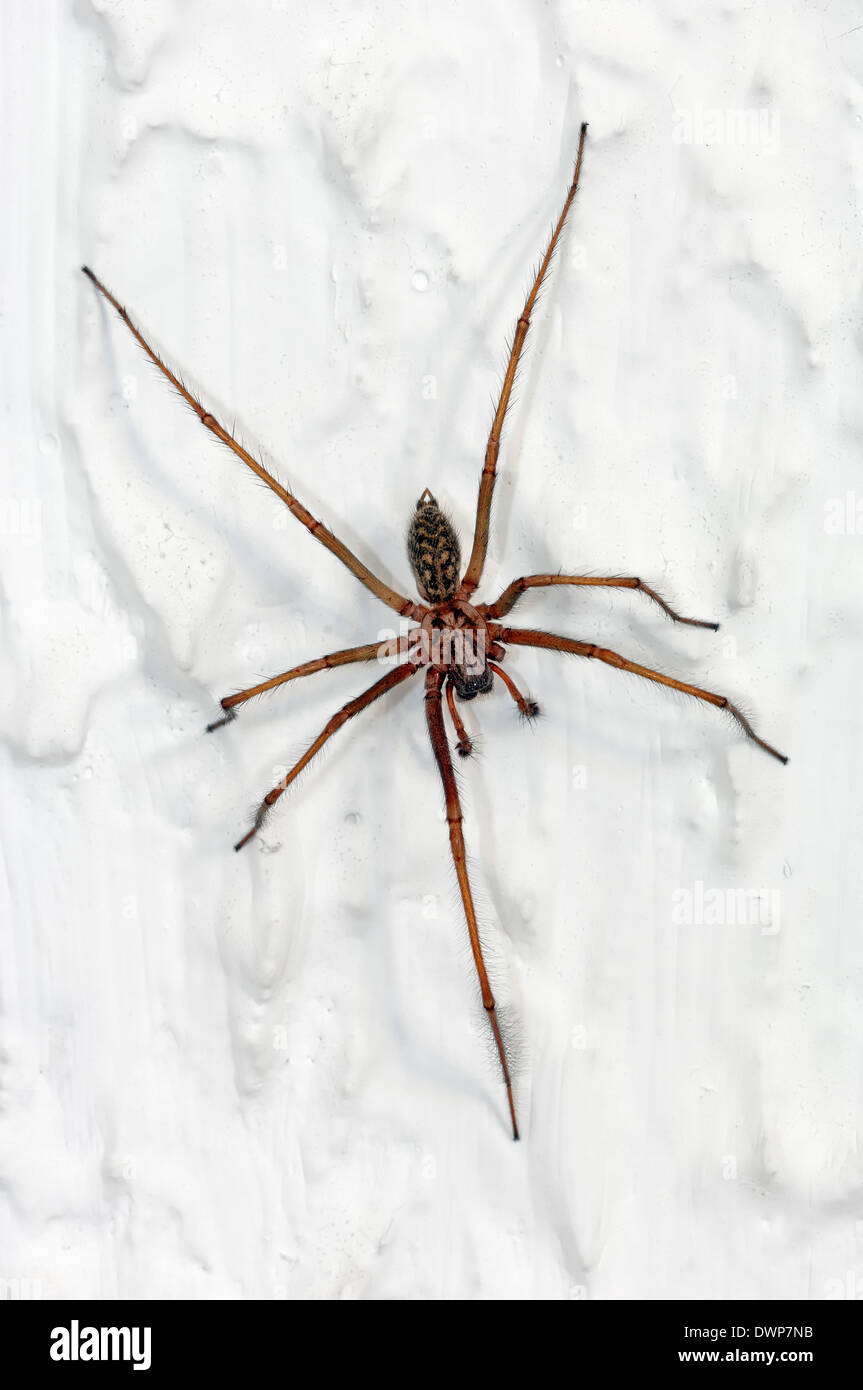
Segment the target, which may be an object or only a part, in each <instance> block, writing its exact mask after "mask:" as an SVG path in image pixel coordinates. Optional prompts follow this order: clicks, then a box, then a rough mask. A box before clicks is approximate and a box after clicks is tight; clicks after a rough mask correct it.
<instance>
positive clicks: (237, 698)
mask: <svg viewBox="0 0 863 1390" xmlns="http://www.w3.org/2000/svg"><path fill="white" fill-rule="evenodd" d="M415 630H417V631H418V629H415ZM411 636H412V634H411V633H407V634H405V636H403V637H400V638H398V639H396V641H395V642H369V643H367V644H366V646H364V647H347V648H346V649H345V651H342V652H330V653H329V654H328V655H327V656H319V657H318V658H317V659H316V660H315V661H306V662H304V663H303V664H302V666H293V667H292V668H291V670H290V671H283V672H282V674H281V675H280V676H271V677H270V679H269V680H266V681H261V683H260V685H253V686H250V688H249V689H248V690H240V691H238V692H237V694H236V695H226V696H225V698H224V699H223V700H220V701H219V703H220V705H221V706H222V709H223V710H224V711H225V713H224V715H223V716H222V718H221V719H214V720H213V722H212V724H208V725H207V733H208V734H211V733H212V732H213V730H214V729H221V728H222V726H223V725H224V724H230V722H231V720H232V719H236V717H237V715H236V707H237V705H242V704H244V703H245V701H246V700H252V699H254V697H255V696H256V695H264V694H265V693H266V692H267V691H268V690H275V688H276V686H278V685H285V684H286V683H287V682H288V681H293V680H298V679H299V678H300V676H313V675H314V674H315V672H316V671H328V670H330V669H331V668H332V667H333V666H348V665H349V664H350V663H351V662H353V661H373V660H374V659H375V658H376V657H377V658H379V659H381V660H383V659H384V658H386V657H387V656H395V655H396V653H397V652H402V651H404V650H405V648H406V645H407V642H408V639H409V638H410V637H411Z"/></svg>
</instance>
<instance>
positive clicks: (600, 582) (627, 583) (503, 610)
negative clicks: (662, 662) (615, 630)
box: [481, 574, 719, 632]
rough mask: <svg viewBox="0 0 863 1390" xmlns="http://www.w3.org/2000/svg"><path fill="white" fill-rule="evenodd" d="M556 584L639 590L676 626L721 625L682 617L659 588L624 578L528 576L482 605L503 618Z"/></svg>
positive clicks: (488, 612)
mask: <svg viewBox="0 0 863 1390" xmlns="http://www.w3.org/2000/svg"><path fill="white" fill-rule="evenodd" d="M552 584H584V585H592V586H594V587H597V588H602V589H638V590H639V592H640V593H642V594H645V595H646V596H647V598H649V599H652V600H653V602H654V603H658V604H659V607H660V608H661V609H662V610H663V612H664V613H667V614H668V616H669V618H673V619H674V621H675V622H676V623H686V624H687V626H688V627H709V628H712V630H713V631H714V632H717V631H718V630H719V624H718V623H708V622H705V621H704V620H703V619H702V618H682V617H681V616H680V614H679V613H677V612H675V610H674V609H673V608H672V607H671V605H670V604H668V603H666V602H665V599H664V598H662V597H661V596H660V595H659V594H658V593H657V592H656V590H655V589H651V588H650V587H649V585H647V584H645V583H644V581H643V580H642V579H622V578H620V577H619V576H618V577H615V578H614V579H593V578H590V579H588V578H582V577H580V576H576V575H571V574H526V575H523V576H522V577H521V579H514V580H513V581H512V583H511V584H510V586H509V588H508V589H504V591H503V593H502V594H501V596H500V598H499V599H495V601H494V603H490V604H488V605H487V606H485V607H482V606H481V611H482V612H484V613H485V616H486V617H487V618H502V617H504V616H505V614H507V613H509V612H511V611H512V609H513V608H514V607H515V605H516V604H517V603H518V601H519V599H520V598H521V596H522V594H523V593H524V592H525V590H526V589H546V588H548V587H549V586H550V585H552Z"/></svg>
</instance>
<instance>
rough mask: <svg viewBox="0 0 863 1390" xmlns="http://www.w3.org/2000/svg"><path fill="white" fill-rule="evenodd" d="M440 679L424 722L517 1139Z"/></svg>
mask: <svg viewBox="0 0 863 1390" xmlns="http://www.w3.org/2000/svg"><path fill="white" fill-rule="evenodd" d="M444 676H445V673H444V672H443V671H440V670H438V669H436V668H435V667H433V666H431V667H429V670H428V672H427V673H426V692H425V702H426V719H427V721H428V729H429V736H430V738H431V744H432V749H433V750H434V755H435V758H436V760H437V765H438V770H439V771H440V775H441V781H442V782H443V789H444V796H445V797H446V818H447V821H448V823H449V842H450V849H451V850H452V857H453V863H454V864H455V871H456V875H457V876H458V886H459V889H460V890H461V899H462V902H463V904H464V915H465V918H466V919H467V929H468V934H469V936H470V948H471V951H472V952H473V959H474V964H475V966H476V973H477V975H478V977H479V987H480V990H481V991H482V1003H483V1008H484V1009H485V1011H486V1014H487V1015H488V1021H489V1023H490V1024H491V1031H492V1033H493V1034H494V1040H495V1043H496V1044H497V1052H498V1056H499V1057H500V1065H501V1069H502V1071H503V1079H504V1084H505V1086H506V1095H507V1100H508V1101H509V1114H510V1119H511V1120H512V1137H513V1139H517V1138H518V1122H517V1121H516V1118H515V1103H514V1101H513V1098H512V1081H511V1079H510V1075H509V1067H508V1066H507V1061H506V1051H505V1050H504V1045H503V1038H502V1037H501V1033H500V1026H499V1024H498V1021H497V1014H496V1012H495V1003H494V995H493V994H492V992H491V985H490V984H489V982H488V972H487V971H486V968H485V961H484V960H483V955H482V946H481V945H480V940H479V929H478V927H477V922H476V911H475V909H474V905H473V895H472V893H471V890H470V879H469V878H468V872H467V858H466V855H465V846H464V835H463V833H462V814H461V802H460V800H459V795H458V787H457V786H456V780H455V771H454V769H453V765H452V758H451V756H450V751H449V743H448V742H447V736H446V730H445V728H444V722H443V703H442V701H441V684H442V682H443V680H444Z"/></svg>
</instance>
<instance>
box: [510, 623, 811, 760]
mask: <svg viewBox="0 0 863 1390" xmlns="http://www.w3.org/2000/svg"><path fill="white" fill-rule="evenodd" d="M494 636H495V637H496V638H498V639H499V640H500V641H501V642H512V643H514V644H515V645H516V646H520V647H544V648H545V649H546V650H547V651H552V652H571V653H572V654H573V655H574V656H587V657H595V658H596V659H597V660H598V661H604V662H605V663H606V665H608V666H615V667H616V668H617V669H618V670H619V671H631V672H632V674H633V675H634V676H643V677H644V679H645V680H649V681H655V682H656V684H657V685H667V686H669V687H670V688H671V689H672V690H680V691H682V693H683V694H684V695H693V696H694V697H695V699H696V700H706V701H707V703H708V704H711V705H715V706H716V708H717V709H724V710H727V711H728V713H729V714H730V715H731V716H732V718H733V719H736V721H737V723H738V724H739V725H740V727H741V729H742V730H743V732H744V733H745V734H746V735H747V737H748V738H751V739H752V741H753V743H757V744H758V746H759V748H763V749H764V751H765V753H769V754H770V756H771V757H773V758H778V759H779V761H780V762H781V763H787V762H788V759H787V757H786V756H785V754H784V753H780V752H779V750H778V749H777V748H774V747H773V746H772V744H769V743H765V741H764V739H763V738H759V737H758V735H757V734H756V732H755V730H754V729H753V727H752V725H751V724H750V723H749V720H748V719H747V718H746V716H745V715H744V714H743V713H742V712H741V711H740V710H739V709H738V708H737V706H736V705H733V704H732V703H731V701H730V700H728V699H726V697H725V696H724V695H717V694H716V693H715V692H714V691H712V690H702V689H701V688H700V687H699V686H697V685H689V684H688V682H686V681H679V680H675V678H674V677H673V676H664V675H662V673H661V672H660V671H654V670H652V669H651V667H649V666H639V665H638V663H637V662H636V661H629V660H628V659H627V658H626V657H624V656H620V655H619V654H618V653H617V652H612V651H609V650H608V648H607V647H597V646H596V645H595V644H594V643H593V642H576V641H574V640H573V639H572V638H570V637H557V636H555V635H554V634H553V633H551V632H533V631H531V630H530V629H528V628H519V627H502V628H500V629H499V630H496V631H495V633H494Z"/></svg>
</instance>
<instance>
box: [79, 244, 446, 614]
mask: <svg viewBox="0 0 863 1390" xmlns="http://www.w3.org/2000/svg"><path fill="white" fill-rule="evenodd" d="M81 269H82V270H83V272H84V274H85V275H86V276H87V278H88V279H89V280H90V281H91V282H92V283H93V284H94V285H95V287H96V289H97V290H98V291H99V293H100V294H101V295H102V296H103V298H104V299H106V300H107V301H108V303H109V304H110V305H111V306H112V308H114V309H116V311H117V313H118V314H119V315H120V318H121V319H122V320H123V322H124V323H125V325H126V327H127V328H128V329H129V332H130V333H131V334H132V336H133V337H134V338H135V339H137V341H138V343H140V345H141V347H142V348H143V349H144V351H145V352H146V354H147V356H148V357H149V358H150V361H151V362H153V363H155V365H156V366H157V367H158V369H159V371H160V372H161V373H162V375H163V376H165V377H167V379H168V381H169V382H170V383H171V385H172V386H173V387H174V389H175V390H176V391H178V392H179V393H180V395H181V396H182V397H183V400H184V401H186V403H187V404H188V405H190V406H191V407H192V409H193V410H194V412H195V414H196V415H197V417H198V419H199V420H200V422H201V424H202V425H204V426H205V428H206V429H208V430H209V431H210V433H211V434H214V435H215V436H216V438H217V439H219V440H221V442H222V443H223V444H225V445H226V446H227V448H229V449H230V450H231V452H232V453H234V454H236V455H237V458H239V459H242V461H243V463H244V464H246V466H247V467H248V468H251V470H252V472H253V473H255V474H257V476H258V477H259V478H260V479H261V481H262V482H264V483H266V485H267V487H269V488H272V490H273V492H274V493H275V494H276V496H277V497H280V498H281V499H282V501H283V502H284V504H285V506H286V507H287V508H288V509H289V510H290V511H291V512H292V513H293V515H294V516H295V517H296V518H297V520H298V521H301V522H302V523H303V525H304V526H305V527H306V528H307V530H309V531H310V532H311V534H312V535H313V536H314V537H315V539H316V540H318V541H320V543H321V545H325V546H326V548H327V550H329V551H331V552H332V553H333V555H335V556H336V558H337V559H338V560H341V562H342V564H343V565H345V566H347V568H348V569H349V570H350V571H351V574H353V575H354V576H355V577H356V578H357V579H358V580H359V581H360V583H361V584H364V585H365V586H366V588H367V589H370V590H371V592H372V593H373V594H374V595H375V597H376V598H379V599H380V600H381V602H382V603H385V604H386V605H387V607H388V608H394V609H395V611H396V612H397V613H400V614H401V615H402V616H403V617H412V618H416V619H417V621H419V620H420V619H421V618H422V617H423V615H424V614H425V611H426V609H425V606H424V605H423V604H419V603H414V602H413V600H412V599H409V598H407V597H406V596H405V595H404V594H399V593H397V592H396V590H395V589H391V588H390V587H389V585H388V584H385V583H384V582H383V580H382V579H378V577H377V575H376V574H372V571H371V570H370V569H368V568H367V567H366V566H365V565H364V564H363V562H362V560H360V559H359V557H358V556H356V555H354V553H353V551H351V550H348V547H347V546H346V545H345V544H344V543H343V542H342V541H340V540H338V538H337V537H336V536H334V535H333V533H332V531H329V530H327V528H326V526H324V524H323V523H322V522H320V521H317V520H316V519H315V517H313V516H312V514H311V512H309V511H307V510H306V508H305V507H304V506H303V504H302V503H301V502H299V501H298V500H297V498H296V497H294V495H293V494H292V493H290V492H288V490H287V488H285V487H283V486H282V484H281V483H279V482H277V481H276V479H275V478H274V477H273V475H272V474H271V473H268V472H267V470H266V468H264V465H263V464H262V463H259V462H258V460H257V459H256V458H254V457H253V456H252V455H251V454H250V453H248V451H247V450H246V449H244V448H243V446H242V444H238V443H237V441H236V439H234V437H233V435H231V434H229V433H228V431H227V430H226V429H225V428H224V427H223V426H222V425H220V424H219V422H218V420H217V419H216V417H215V416H214V415H211V414H210V412H209V411H208V410H205V409H204V407H203V406H202V405H201V402H200V401H199V400H197V399H196V398H195V396H193V395H192V393H191V391H189V390H187V389H186V387H185V386H184V385H183V383H182V381H180V379H179V378H178V377H176V376H174V373H173V372H172V371H170V370H169V368H168V367H167V366H166V365H165V363H164V362H163V361H162V359H161V357H159V355H158V353H156V352H155V351H154V350H153V348H151V347H150V344H149V343H148V342H147V340H146V338H145V337H144V336H143V334H142V333H141V332H140V331H139V330H138V329H137V328H136V327H135V325H134V323H133V322H132V320H131V318H130V317H129V315H128V314H127V312H126V310H125V309H124V308H123V306H122V304H120V303H119V301H118V300H116V299H115V298H114V296H113V295H112V294H111V292H110V291H109V290H107V289H106V288H105V286H104V285H103V284H102V282H101V280H99V279H98V277H97V276H96V275H94V274H93V271H92V270H90V268H89V266H86V265H84V266H82V267H81Z"/></svg>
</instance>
